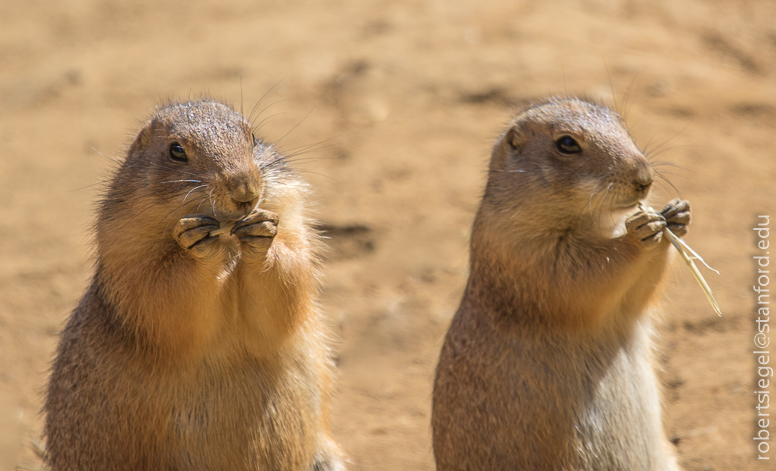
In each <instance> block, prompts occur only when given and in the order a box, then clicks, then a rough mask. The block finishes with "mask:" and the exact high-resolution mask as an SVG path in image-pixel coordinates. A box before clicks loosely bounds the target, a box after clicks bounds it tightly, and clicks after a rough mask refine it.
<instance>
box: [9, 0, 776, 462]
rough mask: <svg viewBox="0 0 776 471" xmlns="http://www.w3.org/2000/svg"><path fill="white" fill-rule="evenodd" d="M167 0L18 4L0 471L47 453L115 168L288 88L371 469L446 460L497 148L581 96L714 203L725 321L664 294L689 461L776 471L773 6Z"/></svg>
mask: <svg viewBox="0 0 776 471" xmlns="http://www.w3.org/2000/svg"><path fill="white" fill-rule="evenodd" d="M159 3H162V4H161V5H157V2H153V1H150V0H139V1H135V2H116V1H112V2H111V1H102V0H68V1H61V2H46V1H42V0H36V1H27V2H9V1H6V2H2V3H0V201H2V205H0V220H1V221H2V224H0V259H1V260H2V263H0V469H14V467H16V466H20V467H22V468H25V469H27V468H29V469H37V468H39V467H40V460H38V459H37V458H36V456H35V454H34V452H33V446H32V443H33V441H35V440H39V435H40V430H41V423H42V419H41V417H40V414H39V413H38V411H39V409H40V406H41V391H42V388H43V385H44V384H45V380H46V370H47V368H48V364H49V362H50V360H51V357H52V352H53V349H54V347H55V345H56V341H57V332H58V330H59V329H60V328H61V327H62V325H63V323H64V321H65V319H66V317H67V315H68V313H69V311H70V310H71V309H72V308H73V306H74V304H75V303H76V302H77V300H78V298H79V297H80V295H81V293H82V291H83V290H84V288H85V286H86V284H87V281H88V279H89V276H90V271H91V266H90V258H89V257H90V237H91V235H90V230H89V225H90V222H91V218H92V214H93V208H94V201H95V199H96V196H97V194H98V191H99V188H100V182H101V181H102V179H104V178H105V177H106V175H108V172H109V170H110V168H111V163H112V161H113V159H114V158H117V157H120V156H121V154H122V151H123V149H124V146H126V145H127V144H128V143H129V140H130V139H131V138H132V136H133V135H134V133H135V132H136V131H137V129H138V127H139V125H140V123H141V122H142V121H143V120H144V119H145V118H146V117H147V116H148V113H149V111H150V110H151V108H152V107H153V106H154V105H155V104H157V103H159V102H160V101H162V100H163V99H165V98H167V97H186V96H197V95H199V94H201V93H207V94H211V95H213V96H216V97H219V98H223V99H225V100H227V101H229V102H231V103H233V104H234V105H235V106H236V107H238V108H243V109H245V110H246V113H247V112H248V111H250V110H251V109H252V108H254V106H255V105H256V104H257V103H258V102H259V100H260V98H261V97H262V96H263V95H264V94H265V93H267V92H268V91H269V93H268V96H267V98H266V99H265V100H264V102H263V103H262V104H261V105H259V110H261V111H262V115H261V118H260V119H264V118H270V117H271V118H270V119H268V120H267V121H266V122H265V124H263V125H262V127H261V132H262V134H263V135H264V136H265V137H266V138H267V139H269V140H275V141H277V140H279V141H280V146H281V148H283V149H285V150H286V151H289V152H293V151H294V149H299V148H300V146H305V145H310V144H316V143H319V145H318V146H316V150H313V151H310V152H307V153H305V154H303V155H302V156H300V157H299V158H297V166H298V168H300V169H301V170H302V171H303V172H304V173H305V175H306V176H307V178H308V180H309V181H310V182H311V183H312V184H313V185H314V187H315V188H316V190H317V194H318V196H319V207H318V217H319V219H320V220H321V221H323V222H324V223H325V224H327V225H328V226H329V227H330V228H331V235H332V239H331V245H332V247H333V248H332V254H331V257H330V260H329V262H328V263H327V265H326V269H325V272H326V280H325V283H326V286H325V290H324V293H323V303H324V306H325V308H326V310H327V311H328V313H329V314H330V316H331V318H332V321H333V323H334V324H335V326H336V330H337V334H338V336H339V337H340V339H341V343H340V345H339V346H338V350H339V371H340V378H339V394H338V400H337V404H336V408H335V420H334V429H335V434H336V436H337V439H338V440H339V441H340V442H341V443H342V444H343V446H344V448H345V449H346V451H347V453H348V454H349V455H350V457H351V459H352V462H353V464H352V466H351V467H352V469H362V470H395V469H418V470H430V469H433V457H432V453H431V440H430V426H429V412H430V394H431V384H432V373H433V369H434V366H435V364H436V359H437V355H438V351H439V348H440V345H441V340H442V336H443V335H444V332H445V330H446V327H447V324H448V322H449V320H450V318H451V316H452V314H453V312H454V311H455V309H456V307H457V304H458V301H459V299H460V296H461V292H462V288H463V285H464V282H465V280H466V269H467V267H466V264H467V237H468V233H469V227H470V225H471V222H472V218H473V213H474V211H475V209H476V207H477V204H478V199H479V195H480V192H481V189H482V186H483V183H484V177H485V169H486V162H487V158H488V156H489V152H490V146H491V143H492V142H493V140H494V138H495V137H496V136H497V135H498V133H499V132H500V131H501V128H502V126H503V125H504V123H506V121H507V120H508V119H509V110H510V107H512V106H514V105H515V104H519V103H521V102H523V101H525V100H528V99H533V98H536V97H541V96H545V95H549V94H564V93H573V94H585V95H588V96H592V97H596V98H598V99H601V100H604V101H605V102H608V103H610V104H612V105H615V103H616V106H617V107H618V108H619V109H621V110H627V120H628V122H629V124H630V126H631V128H632V132H633V134H634V136H635V138H636V140H637V142H638V143H640V145H641V146H642V147H645V148H646V149H647V150H649V151H650V154H651V155H653V156H656V159H657V160H663V161H667V162H671V163H673V164H675V165H676V167H670V168H669V169H668V170H667V173H668V175H667V177H668V179H669V180H670V182H671V184H672V185H668V184H665V185H663V187H662V188H659V189H658V194H657V195H656V200H658V201H659V202H661V203H662V202H663V201H665V200H667V199H669V198H671V197H673V196H675V195H677V194H679V195H681V196H682V197H684V198H687V199H689V200H690V201H691V202H692V203H693V206H694V225H693V229H692V231H691V233H690V235H689V237H688V242H689V243H690V245H691V246H693V247H694V248H695V249H696V250H697V251H698V252H700V253H701V254H703V255H704V256H705V258H706V259H707V260H708V261H709V262H710V263H712V264H713V265H714V266H715V267H716V268H718V269H719V270H720V272H721V273H722V275H721V276H716V275H713V274H710V275H709V281H710V283H711V285H712V288H713V289H714V291H715V294H716V295H717V298H718V300H719V302H720V304H721V305H722V308H723V310H724V314H725V315H724V317H722V318H717V316H716V315H715V314H714V313H713V312H712V311H711V309H710V308H709V306H708V304H707V303H706V301H705V299H704V297H703V294H702V293H701V291H700V290H699V289H698V287H697V286H696V285H695V282H694V280H693V279H692V278H691V277H690V275H689V273H688V272H687V271H686V270H684V269H683V268H682V267H678V269H677V270H675V273H674V276H673V281H672V282H671V283H670V284H669V287H668V289H667V290H666V293H665V307H664V312H665V319H664V325H663V327H662V329H661V334H662V336H661V339H660V342H659V346H660V352H661V353H660V359H661V360H660V365H659V366H660V368H661V370H662V373H661V377H662V379H663V381H664V384H665V425H666V429H667V433H668V435H669V436H670V437H672V438H673V439H674V441H675V442H676V444H677V449H678V454H679V456H680V459H681V462H682V464H683V466H684V467H685V469H688V470H720V471H721V470H743V469H746V470H766V469H774V468H773V467H770V466H769V465H768V464H767V463H768V462H765V461H759V462H758V461H757V460H756V459H755V458H756V457H755V452H756V449H755V442H754V441H753V440H752V437H753V435H754V433H756V428H755V426H756V424H755V413H756V411H755V409H754V406H755V402H754V401H755V395H754V394H753V391H754V390H755V388H756V385H755V363H754V362H755V358H754V356H753V354H752V351H753V350H755V348H754V346H753V343H752V336H753V334H754V332H755V331H754V329H755V323H754V317H755V310H754V305H755V301H756V299H755V296H754V293H753V292H752V290H751V286H752V284H753V283H754V281H755V274H756V267H755V265H754V262H753V260H752V258H751V257H752V255H754V254H755V253H756V252H757V247H756V245H755V243H756V241H755V236H754V233H753V232H752V230H751V228H752V227H753V225H754V224H755V223H756V222H757V215H761V214H762V215H764V214H769V215H770V216H772V217H776V205H774V201H776V185H775V184H774V183H773V182H774V179H776V162H775V161H774V159H773V149H774V147H773V136H774V134H773V132H774V124H775V123H776V86H775V83H774V79H775V78H776V29H775V28H774V26H773V23H772V18H773V17H774V15H776V3H774V2H771V1H770V0H752V1H734V0H719V1H715V2H703V1H701V0H686V1H683V2H670V1H668V0H662V1H661V0H659V1H653V0H631V1H628V0H623V1H614V0H611V1H607V0H589V1H579V2H576V1H555V2H531V1H490V0H485V1H482V0H480V1H473V0H471V1H469V0H426V1H414V0H340V1H319V2H313V1H303V0H289V1H268V2H252V1H248V0H238V1H232V2H215V1H196V2H190V1H186V2H184V1H180V0H173V1H169V2H159ZM259 4H262V6H259ZM270 90H271V91H270ZM297 125H298V126H297ZM289 131H291V132H289ZM674 187H675V188H674ZM707 273H708V272H707ZM771 392H776V391H774V390H773V389H771ZM770 432H771V435H772V436H773V435H776V428H774V427H771V429H770ZM769 456H770V457H771V461H770V463H773V462H774V460H776V443H772V447H771V452H770V455H769Z"/></svg>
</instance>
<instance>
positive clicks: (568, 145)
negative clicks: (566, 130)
mask: <svg viewBox="0 0 776 471" xmlns="http://www.w3.org/2000/svg"><path fill="white" fill-rule="evenodd" d="M555 146H557V148H558V150H559V151H560V152H561V154H567V155H570V154H579V153H580V152H582V148H581V147H580V146H579V143H577V141H576V140H574V138H573V137H571V136H561V137H560V138H558V140H557V141H555Z"/></svg>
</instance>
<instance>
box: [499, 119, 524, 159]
mask: <svg viewBox="0 0 776 471" xmlns="http://www.w3.org/2000/svg"><path fill="white" fill-rule="evenodd" d="M525 143H526V139H525V134H523V132H522V131H521V130H520V129H518V127H517V126H514V125H513V126H511V127H510V128H509V129H507V130H506V131H505V132H504V134H503V135H502V137H501V139H499V140H498V142H497V143H496V146H495V148H494V149H493V156H492V158H491V162H492V165H494V166H495V167H501V166H502V165H505V164H506V162H507V161H508V160H509V159H510V157H512V156H514V155H515V154H518V153H520V150H521V149H522V148H523V146H525Z"/></svg>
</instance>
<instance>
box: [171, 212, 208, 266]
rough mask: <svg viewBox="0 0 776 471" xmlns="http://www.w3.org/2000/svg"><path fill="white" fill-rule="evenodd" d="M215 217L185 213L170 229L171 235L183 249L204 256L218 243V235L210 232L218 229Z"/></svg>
mask: <svg viewBox="0 0 776 471" xmlns="http://www.w3.org/2000/svg"><path fill="white" fill-rule="evenodd" d="M218 226H219V222H218V220H217V219H214V218H211V217H208V216H202V215H200V214H187V215H186V216H184V217H182V218H181V219H180V220H179V221H178V222H177V223H176V224H175V227H174V228H173V230H172V237H173V239H175V241H176V242H178V245H180V246H181V247H182V248H183V249H184V250H186V251H188V252H190V253H192V254H194V255H196V256H197V257H205V256H207V255H209V254H210V253H212V252H213V250H214V249H215V248H216V244H217V243H218V236H211V235H210V232H212V231H214V230H216V229H218Z"/></svg>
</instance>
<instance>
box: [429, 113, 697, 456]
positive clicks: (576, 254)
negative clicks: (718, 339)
mask: <svg viewBox="0 0 776 471" xmlns="http://www.w3.org/2000/svg"><path fill="white" fill-rule="evenodd" d="M654 175H655V173H654V170H653V168H652V166H651V165H650V163H649V161H648V160H647V158H646V157H645V156H644V155H643V153H642V152H641V151H639V150H638V148H637V147H636V145H635V144H634V143H633V140H632V139H631V137H630V136H629V134H628V132H627V131H626V129H625V126H624V124H623V122H622V120H621V118H620V117H619V115H617V114H616V113H615V112H613V111H611V110H609V109H607V108H605V107H603V106H599V105H595V104H592V103H589V102H586V101H583V100H579V99H575V98H552V99H548V100H546V101H543V102H540V103H536V104H533V105H530V106H528V107H526V108H525V109H524V110H523V111H521V112H520V113H518V114H517V115H516V116H515V118H514V119H513V120H512V121H511V123H510V124H509V126H508V127H507V129H506V130H505V131H504V132H503V133H502V135H501V136H500V138H499V139H498V140H497V142H496V144H495V146H494V149H493V154H492V157H491V161H490V167H489V174H488V182H487V187H486V189H485V193H484V196H483V199H482V203H481V206H480V208H479V211H478V213H477V216H476V219H475V222H474V226H473V230H472V239H471V255H470V275H469V280H468V283H467V286H466V289H465V292H464V296H463V300H462V301H461V305H460V307H459V309H458V311H457V313H456V314H455V316H454V318H453V320H452V323H451V325H450V328H449V331H448V333H447V336H446V338H445V342H444V345H443V347H442V352H441V356H440V359H439V365H438V367H437V374H436V381H435V385H434V394H433V413H432V424H433V438H434V454H435V458H436V462H437V469H439V470H440V471H443V470H444V471H447V470H479V469H482V470H517V469H519V470H542V471H551V470H564V471H566V470H589V471H593V470H595V471H605V470H628V471H634V470H655V471H657V470H659V471H667V470H676V469H678V467H677V464H676V459H675V457H674V454H673V451H672V447H671V445H670V444H669V443H668V441H667V440H666V438H665V434H664V431H663V427H662V422H661V415H660V391H659V387H658V381H657V379H656V377H655V373H654V369H653V360H652V352H651V349H652V340H651V337H652V335H653V326H652V317H653V311H654V303H655V300H656V297H657V295H658V293H659V286H660V281H661V279H662V278H663V275H664V274H665V271H666V267H667V265H668V263H669V255H670V252H669V250H668V247H669V242H668V241H667V240H663V237H662V229H663V228H665V227H666V226H668V227H669V228H670V229H671V230H672V231H673V232H674V233H675V234H677V235H679V236H683V235H685V234H686V233H687V226H688V225H689V223H690V206H689V203H687V202H686V201H679V200H674V201H671V202H670V203H669V204H668V205H667V206H666V207H665V209H664V210H663V211H662V212H660V213H658V212H655V211H653V210H651V209H647V210H643V211H642V210H640V209H639V205H640V204H641V203H643V202H644V201H645V200H646V198H647V197H648V195H649V191H650V188H651V185H652V182H653V178H654Z"/></svg>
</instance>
